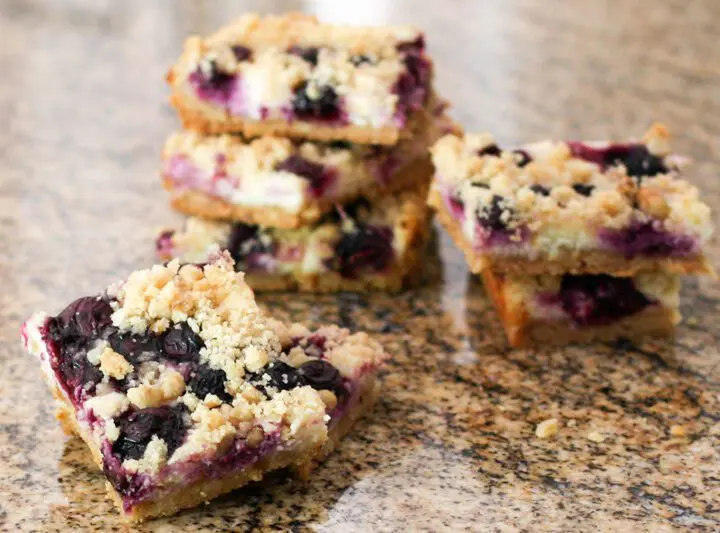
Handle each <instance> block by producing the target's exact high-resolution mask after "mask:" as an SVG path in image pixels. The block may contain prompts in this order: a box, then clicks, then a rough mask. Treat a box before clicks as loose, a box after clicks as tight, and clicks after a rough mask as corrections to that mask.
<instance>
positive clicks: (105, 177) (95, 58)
mask: <svg viewBox="0 0 720 533" xmlns="http://www.w3.org/2000/svg"><path fill="white" fill-rule="evenodd" d="M238 4H242V5H238ZM305 4H307V6H306V9H310V10H313V9H314V10H315V11H317V12H318V13H320V14H321V15H322V16H324V17H325V18H328V19H335V20H352V21H356V22H376V23H382V22H385V21H388V20H389V21H395V22H411V23H414V24H417V25H419V26H422V27H424V28H426V30H427V32H428V40H429V43H430V48H431V51H432V52H433V54H434V56H435V57H436V60H437V65H438V67H437V71H438V72H437V74H438V85H439V88H440V90H441V92H442V93H443V95H445V96H446V97H448V98H449V99H450V100H452V101H453V102H454V104H455V109H454V111H453V115H454V116H455V118H456V119H458V120H459V121H460V122H461V123H463V124H464V125H465V126H466V127H467V128H468V129H476V130H480V129H489V130H491V131H493V132H494V133H495V134H496V136H497V137H498V139H499V141H500V142H502V143H506V144H511V143H517V142H523V141H529V140H532V139H537V138H541V137H546V136H552V137H556V138H567V137H575V138H603V137H607V136H613V135H614V136H623V135H625V134H633V135H635V134H637V135H639V134H640V133H641V132H642V131H643V130H644V128H645V127H646V126H647V125H648V124H649V123H650V122H651V121H653V120H655V119H659V120H662V121H664V122H666V123H667V124H668V125H669V126H670V128H671V129H672V130H673V131H674V132H675V133H676V147H677V148H678V150H679V151H683V152H685V153H687V154H689V155H690V156H691V157H693V158H694V159H695V160H696V165H695V167H694V179H695V180H696V181H697V182H698V183H701V184H702V187H703V189H704V191H705V193H706V198H707V200H708V202H709V203H710V204H711V205H713V206H715V207H717V208H718V212H720V179H719V176H720V166H719V165H718V163H717V160H718V152H717V146H718V142H719V141H720V119H718V117H720V91H718V86H719V84H720V54H718V42H717V29H718V25H719V24H720V5H719V4H718V3H717V1H716V0H696V1H694V2H686V1H684V0H668V1H666V2H653V1H651V0H647V1H645V0H608V1H607V2H593V1H590V0H588V1H582V2H581V1H574V0H558V1H554V2H539V1H533V0H512V1H509V0H489V1H487V2H473V1H471V0H466V1H460V0H457V1H455V2H415V1H413V2H411V1H410V0H404V1H403V0H396V1H392V2H391V1H380V0H378V1H368V2H358V3H356V4H357V7H356V8H351V7H349V5H350V4H349V3H345V2H342V3H340V2H332V1H318V2H306V3H305ZM171 5H172V6H173V7H174V11H172V12H168V11H166V10H164V8H169V7H170V6H171ZM302 8H303V3H299V2H298V3H295V2H282V1H273V2H267V1H266V2H260V1H256V2H212V3H205V2H192V1H190V0H187V1H178V2H173V3H172V4H171V3H170V2H165V3H160V2H157V3H156V2H141V1H139V0H137V1H127V2H109V1H107V2H90V1H82V0H69V1H67V2H62V3H61V2H54V1H50V0H44V1H43V0H4V1H3V2H1V3H0V36H2V37H1V41H2V46H1V47H0V72H1V73H2V75H1V77H0V119H1V121H2V127H1V128H0V191H1V193H0V246H1V247H2V251H3V252H2V254H0V273H1V275H2V291H0V363H1V364H2V367H1V368H2V372H0V494H2V497H0V530H5V531H43V532H50V531H60V530H63V531H64V530H98V531H111V530H113V531H125V530H127V529H128V528H127V526H124V525H122V524H121V523H120V522H119V520H118V516H117V514H116V513H115V511H114V510H113V508H112V506H111V505H110V503H109V502H108V501H107V500H106V499H105V491H104V487H103V483H102V480H101V476H100V475H99V474H98V473H97V472H96V471H95V469H94V468H93V467H92V465H91V463H90V459H89V456H88V454H87V453H86V452H85V450H84V449H83V447H82V446H81V445H80V443H79V441H78V440H76V439H68V438H66V437H65V436H63V434H62V432H61V431H60V428H59V426H58V424H57V423H56V422H55V420H54V418H53V409H52V403H51V399H50V395H49V394H48V393H47V392H46V390H45V387H44V384H43V383H42V379H41V376H40V372H39V371H38V369H37V368H36V366H37V365H36V363H35V361H33V360H32V359H30V357H28V356H26V355H25V354H24V353H23V351H22V349H21V347H20V341H19V332H18V329H19V324H20V323H21V321H22V320H23V319H24V318H26V317H27V316H28V315H29V314H30V313H31V312H32V311H33V310H39V309H47V310H49V311H58V310H59V309H60V308H61V307H62V306H63V304H66V303H68V302H69V301H71V300H72V299H73V298H74V297H76V296H79V295H82V294H89V293H93V292H95V291H96V290H97V289H99V288H100V287H103V286H105V285H106V284H107V283H108V282H110V281H112V280H114V279H117V278H119V277H121V276H124V275H125V274H127V273H128V272H129V271H131V270H132V269H133V268H135V267H137V266H140V265H146V264H148V263H150V262H152V261H153V250H152V242H151V236H152V234H153V231H154V228H155V227H156V226H157V225H165V224H169V223H173V222H175V221H177V220H178V218H179V217H177V215H174V214H172V213H171V211H170V210H169V208H168V206H167V205H166V203H165V195H164V194H163V192H162V191H161V186H160V181H159V179H158V177H157V174H156V171H157V166H158V151H159V148H160V146H161V143H162V141H163V138H164V136H165V135H166V134H167V133H168V132H169V131H171V129H172V128H174V127H176V125H177V122H176V119H175V117H174V115H173V113H172V112H171V111H170V109H169V108H168V106H167V105H165V98H166V89H165V87H164V85H163V82H162V78H163V75H164V72H165V69H166V67H167V66H168V65H169V64H170V62H171V61H172V60H173V59H174V58H175V56H176V55H177V53H178V51H179V50H180V46H181V43H182V40H183V39H184V37H185V36H186V35H187V34H189V33H191V32H203V33H204V32H207V31H209V30H211V29H213V28H214V27H216V26H217V25H219V24H220V23H221V22H223V21H224V20H226V19H227V18H228V17H230V16H231V15H233V14H236V13H238V12H240V11H243V10H257V9H263V10H273V11H282V10H285V9H302ZM353 9H354V11H353ZM716 218H717V216H716ZM711 255H712V257H713V258H714V259H715V260H716V259H717V258H718V255H719V250H718V247H717V246H715V245H714V246H713V248H712V253H711ZM429 263H430V265H429V268H428V275H427V279H426V283H425V285H424V287H423V288H422V289H420V290H417V291H414V292H409V293H406V294H403V295H401V296H399V297H394V298H389V297H386V296H367V295H341V296H326V297H319V298H310V297H296V296H290V297H288V296H271V297H263V298H262V301H263V302H264V304H265V305H267V307H269V308H270V309H271V310H272V311H273V312H276V313H277V314H279V315H282V316H283V317H289V318H293V319H296V320H304V321H310V322H313V323H319V322H323V321H330V322H334V323H337V324H341V325H343V326H347V327H349V328H352V329H355V328H358V329H368V330H370V331H371V332H373V333H374V334H375V335H376V336H377V337H378V338H379V339H381V340H382V341H383V342H384V343H385V344H386V346H387V348H388V350H389V351H390V352H391V353H393V354H394V356H395V358H394V360H393V361H392V363H390V365H389V366H388V368H387V371H386V372H385V374H384V378H383V381H384V384H385V395H384V397H383V398H382V400H381V401H380V402H379V404H378V405H377V407H376V409H375V411H374V416H373V417H372V418H371V419H367V420H365V421H364V422H362V423H361V424H359V425H358V426H357V427H356V430H355V432H354V433H353V434H352V436H351V437H349V438H348V439H346V440H345V441H344V443H343V445H342V447H341V448H340V450H339V451H338V452H337V453H336V454H335V455H334V456H333V457H332V458H331V459H330V460H328V461H327V463H326V464H325V465H324V466H323V467H321V468H320V469H319V470H318V471H317V473H316V475H315V477H313V478H312V479H311V480H310V481H308V482H300V481H296V480H292V479H289V478H284V477H277V478H276V479H274V482H275V483H274V484H267V483H266V484H263V485H257V486H253V487H249V488H246V489H243V490H240V491H238V492H236V493H233V494H231V495H229V496H226V497H224V498H221V499H220V500H218V501H216V502H214V503H212V504H211V505H209V506H206V507H202V508H199V509H196V510H193V511H189V512H185V513H183V514H181V515H179V516H177V517H174V518H171V519H166V520H158V521H155V522H152V523H150V524H148V525H146V526H145V527H144V529H145V530H148V531H155V530H157V531H164V530H167V531H170V530H192V531H214V530H235V531H237V530H245V529H269V530H293V531H303V530H321V531H409V530H428V531H444V530H447V531H457V530H475V531H517V530H524V531H545V530H554V531H565V532H570V531H624V530H628V531H630V530H632V531H674V530H685V529H694V530H705V531H718V530H720V386H719V383H720V370H719V368H720V355H718V349H717V339H718V336H720V285H718V284H717V283H716V282H713V281H709V280H688V281H687V282H686V284H685V288H684V290H683V296H682V311H683V313H684V314H685V315H686V317H687V319H686V321H685V323H684V324H683V325H682V326H680V328H679V332H678V337H677V339H676V341H675V342H674V343H673V344H664V343H654V342H649V343H647V344H644V345H641V346H623V347H621V348H620V349H618V348H612V347H610V346H603V345H599V346H590V347H582V348H580V347H577V348H570V349H559V350H547V351H546V350H537V351H511V350H509V349H508V348H507V346H506V344H505V340H504V338H503V336H502V334H501V329H500V325H499V323H498V321H497V319H496V317H495V316H494V313H493V312H492V310H491V309H490V305H489V302H488V300H487V298H486V296H485V295H484V293H483V290H482V287H481V285H480V284H479V282H478V281H477V280H476V279H474V278H472V277H470V276H469V275H468V273H467V270H466V269H465V267H464V265H463V262H462V260H461V257H460V254H459V253H458V252H457V251H456V250H455V249H453V247H452V245H451V243H450V242H449V240H448V239H447V237H446V236H444V235H442V234H439V236H438V239H437V246H436V251H435V252H434V253H433V255H432V257H431V260H430V261H429ZM715 264H716V265H717V264H718V262H717V261H715ZM550 417H555V418H557V419H558V420H559V421H560V422H561V425H562V427H561V429H560V432H559V434H558V435H557V436H556V437H555V438H554V439H547V440H541V439H538V438H537V437H535V434H534V428H535V425H536V424H537V423H538V422H540V421H542V420H545V419H547V418H550ZM589 435H591V436H592V437H594V440H593V439H591V438H588V436H589Z"/></svg>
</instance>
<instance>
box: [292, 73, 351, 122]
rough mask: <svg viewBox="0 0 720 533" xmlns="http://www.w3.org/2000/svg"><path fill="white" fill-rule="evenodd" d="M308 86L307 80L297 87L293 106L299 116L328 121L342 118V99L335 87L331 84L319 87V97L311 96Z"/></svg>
mask: <svg viewBox="0 0 720 533" xmlns="http://www.w3.org/2000/svg"><path fill="white" fill-rule="evenodd" d="M307 88H308V82H307V81H303V82H301V83H300V84H299V85H298V86H297V87H295V90H294V97H293V102H292V108H293V112H294V113H295V115H296V116H297V117H299V118H302V119H315V120H327V121H333V120H338V119H339V118H340V99H339V98H338V95H337V93H336V92H335V89H333V88H332V87H330V86H329V85H324V86H321V87H318V89H317V93H318V95H317V97H316V98H310V96H308V93H307Z"/></svg>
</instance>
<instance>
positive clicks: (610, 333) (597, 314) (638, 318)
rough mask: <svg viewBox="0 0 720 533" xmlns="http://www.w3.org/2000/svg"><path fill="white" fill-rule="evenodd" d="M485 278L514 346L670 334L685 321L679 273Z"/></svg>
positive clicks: (488, 274) (485, 272)
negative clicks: (680, 310)
mask: <svg viewBox="0 0 720 533" xmlns="http://www.w3.org/2000/svg"><path fill="white" fill-rule="evenodd" d="M482 276H483V282H484V284H485V288H486V290H487V292H488V293H489V295H490V296H491V298H492V300H493V302H494V304H495V307H496V308H497V310H498V312H499V315H500V319H501V321H502V323H503V326H504V329H505V332H506V334H507V337H508V341H509V342H510V345H511V346H513V347H527V346H531V345H548V344H551V345H558V344H567V343H575V342H592V341H611V340H616V339H619V338H626V339H639V338H642V337H646V336H660V337H668V336H672V335H673V333H674V329H675V325H676V324H677V323H678V322H679V321H680V313H679V311H678V307H679V303H680V297H679V293H680V277H679V276H678V275H677V274H668V273H664V272H642V273H638V274H636V275H635V276H633V277H613V276H608V275H606V274H579V275H573V274H565V275H561V276H553V275H547V274H544V275H536V276H528V275H518V274H507V273H498V272H495V271H493V269H491V268H487V269H484V270H483V272H482Z"/></svg>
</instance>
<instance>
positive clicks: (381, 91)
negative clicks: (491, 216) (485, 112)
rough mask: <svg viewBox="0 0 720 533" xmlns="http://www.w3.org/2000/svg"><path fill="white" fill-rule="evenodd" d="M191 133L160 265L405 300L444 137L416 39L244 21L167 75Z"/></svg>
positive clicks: (376, 31)
mask: <svg viewBox="0 0 720 533" xmlns="http://www.w3.org/2000/svg"><path fill="white" fill-rule="evenodd" d="M168 82H169V84H170V86H171V87H172V96H171V101H172V104H173V106H174V107H175V108H176V109H177V111H178V113H179V115H180V118H181V120H182V122H183V126H184V128H185V129H184V130H183V131H180V132H177V133H174V134H173V135H171V136H170V138H169V139H168V140H167V142H166V145H165V149H164V153H163V178H164V183H165V187H166V188H167V189H168V190H169V191H170V194H171V196H172V200H171V202H172V205H173V207H174V208H175V209H177V210H178V211H180V212H182V213H184V214H187V215H189V216H190V218H188V219H187V221H186V223H185V226H184V227H183V228H182V229H180V230H177V231H174V230H167V231H163V232H162V233H161V234H160V235H159V236H158V240H157V249H158V252H159V255H160V256H161V258H163V259H171V258H180V259H181V260H182V261H184V262H201V261H203V260H204V259H205V258H206V257H207V256H208V253H210V251H212V250H213V249H215V248H217V247H220V248H224V249H227V250H228V251H229V252H230V254H231V255H232V257H233V259H234V260H235V262H236V267H237V269H238V270H242V271H244V272H245V273H246V275H247V278H246V279H247V281H248V283H249V284H250V286H251V287H253V288H254V289H256V290H293V289H296V290H302V291H311V292H315V291H316V292H329V291H340V290H354V291H362V290H369V289H378V290H390V291H395V290H399V289H401V288H403V287H405V286H406V285H407V284H409V283H410V282H412V281H413V280H415V279H417V277H418V274H419V273H420V272H421V268H420V267H421V265H422V251H423V248H424V245H425V243H426V241H427V240H428V232H429V231H428V230H429V214H430V210H429V209H428V208H427V206H426V201H425V200H426V197H427V191H428V186H429V182H430V179H431V176H432V164H431V162H430V157H429V153H428V148H429V147H430V146H431V145H432V144H433V143H434V142H435V141H436V140H437V139H438V138H439V137H440V136H441V135H442V134H443V133H447V131H449V123H448V121H447V119H446V118H445V116H444V105H443V103H442V102H440V101H439V100H438V99H437V97H436V96H435V94H434V91H433V89H432V64H431V62H430V60H429V58H428V57H427V55H426V53H425V46H424V38H423V35H422V33H420V32H419V31H417V30H415V29H413V28H410V27H375V28H362V27H349V26H337V25H329V24H320V23H319V22H318V21H317V20H316V19H315V18H314V17H310V16H307V15H300V14H289V15H282V16H267V17H260V16H258V15H246V16H243V17H241V18H240V19H238V20H236V21H235V22H233V23H232V24H230V25H229V26H227V27H225V28H223V29H221V30H220V31H218V32H217V33H215V34H214V35H212V36H210V37H209V38H207V39H201V38H199V37H193V38H190V39H189V40H188V41H187V42H186V45H185V50H184V53H183V54H182V57H181V58H180V59H179V61H178V62H177V63H176V64H175V65H174V66H173V67H172V69H171V70H170V72H169V74H168Z"/></svg>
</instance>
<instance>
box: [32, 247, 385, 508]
mask: <svg viewBox="0 0 720 533" xmlns="http://www.w3.org/2000/svg"><path fill="white" fill-rule="evenodd" d="M22 335H23V341H24V343H25V346H26V348H27V349H28V351H29V352H30V353H32V354H33V355H35V356H37V357H38V358H39V359H40V363H41V367H42V370H43V373H44V375H45V379H46V381H47V383H48V386H49V387H50V390H51V391H52V393H53V396H54V397H55V399H56V401H57V405H58V414H57V417H58V420H59V421H60V422H61V423H62V425H63V426H64V428H65V429H66V431H68V432H69V433H70V432H73V433H77V434H78V435H79V436H80V437H81V438H82V439H83V440H84V441H85V442H86V444H87V446H88V447H89V449H90V451H91V452H92V455H93V458H94V460H95V462H96V463H97V465H98V466H99V467H100V468H101V469H102V470H103V473H104V475H105V477H106V478H107V483H106V486H107V490H108V493H109V494H110V496H111V497H112V498H113V500H114V501H115V502H116V503H117V505H118V508H119V509H120V512H121V513H122V515H123V517H124V518H126V519H127V520H130V521H142V520H144V519H147V518H152V517H154V516H163V515H170V514H173V513H175V512H177V511H178V510H180V509H184V508H187V507H192V506H195V505H198V504H200V503H202V502H207V501H209V500H211V499H213V498H215V497H217V496H219V495H220V494H223V493H225V492H229V491H231V490H233V489H235V488H237V487H240V486H242V485H245V484H246V483H248V482H250V481H256V480H259V479H260V478H262V477H263V475H264V474H265V473H266V472H268V471H270V470H275V469H278V468H284V467H291V468H293V469H294V470H296V471H298V472H299V473H300V474H301V475H307V474H308V473H309V472H310V470H312V468H313V467H314V465H315V464H316V463H317V462H318V461H319V460H321V459H323V458H324V457H325V456H326V455H327V454H329V453H330V452H331V451H332V449H333V448H334V446H335V445H336V444H337V442H338V440H339V439H340V438H341V437H342V436H343V435H344V434H345V433H347V431H348V430H349V429H350V427H351V426H352V424H353V422H354V421H355V420H356V419H357V418H358V417H359V416H361V415H362V414H364V413H365V412H367V411H368V410H369V409H370V408H371V407H372V404H373V402H374V400H375V397H376V396H377V391H376V386H375V376H376V373H377V370H378V367H379V366H380V365H381V364H382V362H383V360H384V359H385V358H386V355H385V353H384V352H383V350H382V349H381V347H380V346H379V345H378V344H377V343H376V342H374V341H372V340H371V339H370V338H369V337H368V336H367V335H366V334H364V333H355V334H352V335H351V334H350V333H349V332H348V331H347V330H343V329H340V328H337V327H335V326H327V327H321V328H319V329H317V330H315V331H310V330H308V329H307V328H306V327H304V326H302V325H300V324H292V325H285V324H282V323H280V322H278V321H276V320H273V319H271V318H268V317H265V316H264V315H263V314H262V313H261V312H260V311H259V309H258V307H257V305H256V303H255V299H254V297H253V291H252V290H251V289H250V287H249V286H248V285H247V284H246V283H245V281H244V279H243V274H242V273H237V272H235V271H234V268H233V264H232V259H231V258H230V257H229V255H228V254H227V253H222V254H217V255H216V256H214V257H212V258H210V261H209V262H208V263H206V264H204V265H193V264H186V265H181V264H180V263H179V262H178V261H171V262H170V263H169V264H167V265H156V266H154V267H152V268H151V269H148V270H140V271H136V272H134V273H132V274H131V275H130V277H129V278H128V279H127V280H126V281H124V282H122V283H118V284H115V285H112V286H110V287H109V288H108V289H107V290H106V291H104V292H103V293H101V294H100V295H97V296H88V297H84V298H80V299H78V300H76V301H75V302H73V303H72V304H70V305H69V306H68V307H67V308H66V309H65V310H63V311H62V312H60V313H59V314H58V315H57V316H48V315H46V314H44V313H38V314H36V315H34V316H33V317H31V318H30V319H29V320H28V321H27V322H26V323H25V324H24V325H23V329H22Z"/></svg>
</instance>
